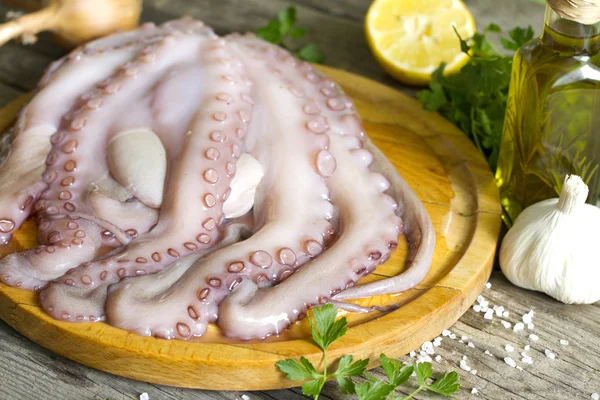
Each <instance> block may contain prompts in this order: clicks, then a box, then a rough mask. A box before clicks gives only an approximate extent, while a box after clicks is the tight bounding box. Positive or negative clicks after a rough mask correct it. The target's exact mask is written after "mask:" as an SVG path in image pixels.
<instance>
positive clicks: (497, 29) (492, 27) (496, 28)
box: [485, 0, 546, 33]
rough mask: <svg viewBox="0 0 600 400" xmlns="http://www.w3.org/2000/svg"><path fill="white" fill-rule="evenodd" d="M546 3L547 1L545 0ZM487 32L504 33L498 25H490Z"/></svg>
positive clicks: (486, 29) (486, 28)
mask: <svg viewBox="0 0 600 400" xmlns="http://www.w3.org/2000/svg"><path fill="white" fill-rule="evenodd" d="M543 1H546V0H543ZM485 31H486V32H497V33H500V32H502V28H500V25H497V24H493V23H492V24H489V25H488V26H486V27H485Z"/></svg>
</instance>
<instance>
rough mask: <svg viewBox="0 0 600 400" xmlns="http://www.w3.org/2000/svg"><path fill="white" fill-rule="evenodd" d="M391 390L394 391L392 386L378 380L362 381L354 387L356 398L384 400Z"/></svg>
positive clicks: (360, 399)
mask: <svg viewBox="0 0 600 400" xmlns="http://www.w3.org/2000/svg"><path fill="white" fill-rule="evenodd" d="M392 391H394V386H392V385H388V384H386V383H385V382H383V381H380V380H377V381H376V382H363V383H361V384H360V385H358V386H357V387H356V394H357V395H358V400H386V399H387V397H388V396H389V394H390V393H392Z"/></svg>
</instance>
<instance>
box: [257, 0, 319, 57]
mask: <svg viewBox="0 0 600 400" xmlns="http://www.w3.org/2000/svg"><path fill="white" fill-rule="evenodd" d="M305 35H306V29H305V28H302V27H299V26H296V7H294V6H291V7H288V8H287V9H285V10H283V11H280V12H279V13H278V14H277V19H276V20H271V21H269V22H268V23H267V25H265V26H263V27H261V28H258V29H257V30H256V36H258V37H259V38H261V39H263V40H266V41H267V42H271V43H273V44H276V45H278V46H281V47H283V48H284V49H287V50H289V51H290V52H292V53H293V54H295V55H296V56H297V57H298V58H300V59H302V60H305V61H308V62H314V63H322V62H323V61H325V55H324V54H323V52H322V51H321V50H319V48H318V46H317V45H316V44H314V43H309V44H306V45H304V46H302V47H300V48H299V46H294V45H291V44H290V42H292V41H295V40H298V39H301V38H303V37H304V36H305Z"/></svg>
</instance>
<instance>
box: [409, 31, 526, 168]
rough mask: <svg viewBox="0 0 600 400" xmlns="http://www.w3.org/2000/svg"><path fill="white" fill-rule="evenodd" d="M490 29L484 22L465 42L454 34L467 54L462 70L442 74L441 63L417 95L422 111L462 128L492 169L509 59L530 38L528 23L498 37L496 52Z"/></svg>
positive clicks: (509, 65)
mask: <svg viewBox="0 0 600 400" xmlns="http://www.w3.org/2000/svg"><path fill="white" fill-rule="evenodd" d="M491 33H501V29H500V27H499V26H498V25H496V24H490V25H488V26H487V27H486V28H485V29H484V31H483V33H476V34H475V35H474V36H473V37H472V38H470V39H468V40H464V39H463V38H461V37H460V35H458V32H457V33H456V34H457V36H458V40H460V47H461V50H462V51H463V52H464V53H466V54H468V55H469V57H470V58H469V61H468V63H467V64H466V65H465V66H464V67H462V69H461V70H460V71H459V72H458V73H456V74H452V75H449V76H444V74H443V72H444V68H445V67H446V64H444V63H442V64H441V65H440V66H439V67H438V68H437V69H436V70H435V72H434V73H433V75H432V79H431V82H430V83H429V89H426V90H423V91H421V92H419V93H418V94H417V98H418V99H419V100H420V101H421V102H422V103H423V106H424V107H425V109H427V110H430V111H439V112H440V113H441V114H442V115H443V116H444V117H446V118H447V119H448V120H450V122H452V123H454V124H455V125H456V126H457V127H458V128H460V129H461V130H462V131H464V132H465V133H466V134H467V135H468V136H469V138H470V139H471V140H472V141H473V143H474V144H475V146H477V148H478V149H479V151H480V152H481V153H483V154H484V156H485V157H486V159H487V160H488V164H489V165H490V168H492V170H495V169H496V163H497V161H498V152H499V150H500V139H501V138H502V128H503V125H504V114H505V111H506V101H507V96H508V86H509V84H510V75H511V68H512V58H513V54H514V51H516V50H517V49H518V48H519V47H521V46H522V45H523V44H525V43H526V42H528V41H529V40H531V39H532V38H533V36H534V33H533V29H532V28H531V26H529V27H527V28H519V27H517V28H514V29H513V30H511V31H509V32H508V37H502V38H500V43H501V44H502V47H503V48H504V50H507V51H509V52H511V53H510V54H506V53H505V52H502V53H501V52H499V51H498V50H497V49H496V47H495V46H494V45H493V44H492V42H491V41H490V34H491Z"/></svg>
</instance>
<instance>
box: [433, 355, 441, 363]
mask: <svg viewBox="0 0 600 400" xmlns="http://www.w3.org/2000/svg"><path fill="white" fill-rule="evenodd" d="M434 360H435V362H440V361H442V356H440V355H439V354H438V355H437V356H435V358H434Z"/></svg>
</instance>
